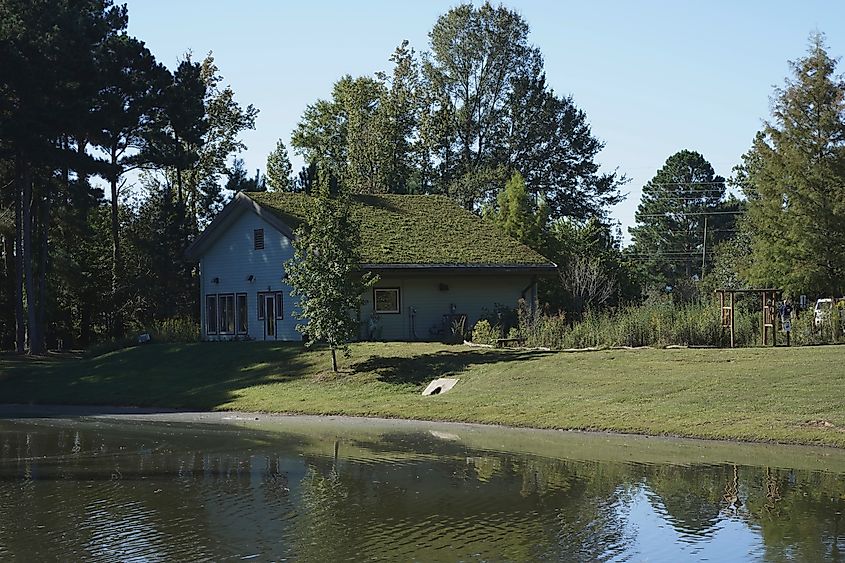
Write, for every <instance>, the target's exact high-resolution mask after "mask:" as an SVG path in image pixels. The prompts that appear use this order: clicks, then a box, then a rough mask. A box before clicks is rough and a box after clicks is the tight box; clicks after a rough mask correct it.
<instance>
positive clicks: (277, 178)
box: [267, 139, 294, 192]
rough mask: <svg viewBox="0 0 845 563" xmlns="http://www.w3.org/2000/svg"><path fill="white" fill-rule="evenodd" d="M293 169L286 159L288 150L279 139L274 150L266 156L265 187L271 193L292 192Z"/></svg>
mask: <svg viewBox="0 0 845 563" xmlns="http://www.w3.org/2000/svg"><path fill="white" fill-rule="evenodd" d="M292 176H293V168H292V167H291V164H290V159H289V158H288V149H287V147H285V144H284V143H283V142H282V140H281V139H279V140H278V141H277V142H276V148H275V149H273V152H271V153H270V154H269V155H267V186H268V187H269V189H270V190H271V191H280V192H292V191H294V185H293V177H292Z"/></svg>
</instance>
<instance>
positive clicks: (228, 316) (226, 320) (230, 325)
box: [217, 293, 235, 334]
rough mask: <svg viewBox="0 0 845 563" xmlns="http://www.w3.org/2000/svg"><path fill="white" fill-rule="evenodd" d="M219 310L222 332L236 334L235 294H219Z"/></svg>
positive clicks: (220, 329) (219, 327)
mask: <svg viewBox="0 0 845 563" xmlns="http://www.w3.org/2000/svg"><path fill="white" fill-rule="evenodd" d="M217 310H218V312H219V313H220V314H219V316H218V317H219V326H218V329H219V331H220V334H235V295H234V294H233V293H229V294H227V295H218V296H217Z"/></svg>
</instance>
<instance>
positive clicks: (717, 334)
mask: <svg viewBox="0 0 845 563" xmlns="http://www.w3.org/2000/svg"><path fill="white" fill-rule="evenodd" d="M758 319H759V314H757V315H755V314H753V313H749V312H746V311H743V310H739V309H737V310H736V312H735V316H734V329H735V330H734V343H735V345H736V346H750V345H754V344H755V343H756V342H757V340H758V339H759V332H760V329H759V325H758V322H759V321H758ZM522 326H523V330H524V332H525V336H526V338H527V341H528V343H529V344H530V345H532V346H545V347H549V348H557V349H562V348H591V347H600V348H601V347H614V346H634V347H636V346H656V347H661V346H669V345H687V346H727V345H729V344H730V336H729V334H728V332H727V329H725V328H723V327H722V324H721V317H720V311H719V308H718V307H717V306H715V305H714V304H709V303H692V304H684V305H674V304H672V303H670V302H660V303H653V304H647V305H642V306H639V307H629V308H625V309H622V310H620V311H614V312H602V313H588V314H587V315H586V316H585V317H584V319H583V320H582V321H581V322H578V323H569V322H567V319H566V318H565V317H564V316H563V315H557V316H547V315H541V316H537V317H535V318H534V319H531V320H529V321H527V322H525V323H523V325H522Z"/></svg>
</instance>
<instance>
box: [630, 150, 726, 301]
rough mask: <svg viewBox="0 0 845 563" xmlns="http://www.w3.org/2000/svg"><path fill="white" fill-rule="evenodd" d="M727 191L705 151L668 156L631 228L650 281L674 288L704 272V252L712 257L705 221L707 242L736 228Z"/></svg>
mask: <svg viewBox="0 0 845 563" xmlns="http://www.w3.org/2000/svg"><path fill="white" fill-rule="evenodd" d="M724 195H725V179H724V178H722V177H721V176H717V175H716V173H715V172H714V170H713V167H712V166H711V165H710V163H709V162H708V161H707V160H706V159H705V158H704V157H703V156H702V155H701V154H700V153H698V152H695V151H689V150H682V151H679V152H677V153H675V154H673V155H672V156H670V157H669V158H668V159H666V163H665V164H664V165H663V167H662V168H660V170H658V171H657V174H655V175H654V178H652V179H651V180H649V182H648V183H647V184H646V185H645V186H644V187H643V195H642V200H641V201H640V204H639V206H638V207H637V212H636V215H635V218H636V225H635V226H634V227H632V228H631V229H630V232H631V236H632V238H633V241H634V245H633V249H632V252H633V254H634V255H635V256H636V258H637V260H638V261H639V262H640V264H641V265H642V269H643V270H644V271H645V272H646V273H647V275H646V277H648V278H649V279H650V281H652V282H653V283H656V284H658V285H660V286H670V287H674V286H676V285H677V284H678V283H681V282H683V281H684V280H689V279H691V278H692V277H693V276H694V275H695V276H699V275H700V274H701V273H702V255H704V257H705V262H707V258H708V256H707V249H706V248H704V245H705V221H707V233H706V237H707V239H706V240H707V243H706V244H708V245H715V244H716V243H717V242H719V241H721V240H724V239H725V238H728V237H727V236H726V235H727V234H729V233H728V231H730V230H732V228H731V227H730V223H732V219H731V218H730V215H729V214H722V213H720V212H721V211H725V210H724V209H722V206H723V198H724ZM714 213H719V214H718V215H717V214H714ZM726 217H727V219H726ZM705 267H706V264H705Z"/></svg>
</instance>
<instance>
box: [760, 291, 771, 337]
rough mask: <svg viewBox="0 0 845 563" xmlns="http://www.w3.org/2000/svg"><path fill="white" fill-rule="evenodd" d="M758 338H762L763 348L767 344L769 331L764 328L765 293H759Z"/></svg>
mask: <svg viewBox="0 0 845 563" xmlns="http://www.w3.org/2000/svg"><path fill="white" fill-rule="evenodd" d="M760 314H761V315H760V336H762V337H763V346H765V345H766V344H768V343H769V331H768V329H767V328H766V292H765V291H761V292H760Z"/></svg>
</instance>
